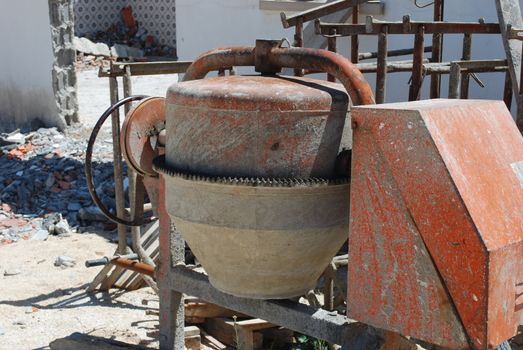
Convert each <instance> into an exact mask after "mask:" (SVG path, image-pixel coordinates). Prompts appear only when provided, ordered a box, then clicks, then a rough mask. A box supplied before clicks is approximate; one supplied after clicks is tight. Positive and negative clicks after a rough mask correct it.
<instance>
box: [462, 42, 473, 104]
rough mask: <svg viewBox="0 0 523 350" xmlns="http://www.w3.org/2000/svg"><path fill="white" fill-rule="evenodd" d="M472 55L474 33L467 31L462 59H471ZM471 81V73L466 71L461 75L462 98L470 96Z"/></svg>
mask: <svg viewBox="0 0 523 350" xmlns="http://www.w3.org/2000/svg"><path fill="white" fill-rule="evenodd" d="M471 56H472V34H470V33H465V35H464V36H463V56H462V58H461V60H462V61H470V59H471ZM469 81H470V76H469V73H464V74H463V76H462V77H461V98H462V99H468V98H469Z"/></svg>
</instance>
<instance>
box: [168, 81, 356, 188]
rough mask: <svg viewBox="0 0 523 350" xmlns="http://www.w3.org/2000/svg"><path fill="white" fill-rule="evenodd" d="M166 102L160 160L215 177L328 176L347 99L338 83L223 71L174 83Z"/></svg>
mask: <svg viewBox="0 0 523 350" xmlns="http://www.w3.org/2000/svg"><path fill="white" fill-rule="evenodd" d="M167 106H168V107H167V130H169V133H168V137H167V146H166V149H168V150H169V152H168V153H167V160H168V163H169V164H170V165H171V166H173V167H175V168H177V169H180V170H184V171H189V172H193V173H198V174H205V175H215V176H269V177H301V178H309V177H326V178H328V177H331V176H332V175H333V171H334V166H335V160H336V156H337V154H338V150H339V147H340V142H341V136H342V130H343V126H344V124H345V120H346V113H347V110H348V107H349V99H348V96H347V93H346V92H345V91H344V89H343V87H342V86H341V85H340V84H334V83H328V82H323V81H318V80H313V79H307V78H294V77H279V76H228V77H216V78H208V79H204V80H195V81H187V82H183V83H179V84H175V85H173V86H171V88H170V89H169V92H168V93H167ZM173 135H176V136H173Z"/></svg>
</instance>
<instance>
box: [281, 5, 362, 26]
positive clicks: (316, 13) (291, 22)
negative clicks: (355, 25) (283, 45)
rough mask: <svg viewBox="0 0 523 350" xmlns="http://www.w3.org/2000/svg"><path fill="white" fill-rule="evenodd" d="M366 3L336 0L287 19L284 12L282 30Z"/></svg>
mask: <svg viewBox="0 0 523 350" xmlns="http://www.w3.org/2000/svg"><path fill="white" fill-rule="evenodd" d="M368 1H369V0H337V1H333V2H330V3H328V4H325V5H322V6H318V7H315V8H313V9H310V10H307V11H303V12H300V13H297V14H295V15H293V16H290V17H287V15H286V14H285V13H284V12H281V13H280V17H281V23H282V25H283V28H290V27H293V26H295V25H296V23H298V21H299V20H301V22H302V23H306V22H309V21H312V20H315V19H317V18H320V17H323V16H327V15H330V14H331V13H334V12H338V11H341V10H346V9H348V8H351V7H354V6H356V5H358V4H363V3H365V2H368Z"/></svg>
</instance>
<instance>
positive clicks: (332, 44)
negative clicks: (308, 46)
mask: <svg viewBox="0 0 523 350" xmlns="http://www.w3.org/2000/svg"><path fill="white" fill-rule="evenodd" d="M336 42H337V37H336V30H335V29H334V30H333V31H332V34H331V36H329V37H328V38H327V48H328V50H329V51H330V52H337V45H336ZM327 80H328V81H336V77H335V76H334V75H332V74H327Z"/></svg>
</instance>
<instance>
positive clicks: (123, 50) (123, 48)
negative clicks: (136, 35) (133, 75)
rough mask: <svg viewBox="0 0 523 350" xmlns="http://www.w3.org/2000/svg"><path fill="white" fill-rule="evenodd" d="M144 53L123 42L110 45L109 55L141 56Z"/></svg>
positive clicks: (117, 56)
mask: <svg viewBox="0 0 523 350" xmlns="http://www.w3.org/2000/svg"><path fill="white" fill-rule="evenodd" d="M144 55H145V53H144V52H143V50H141V49H137V48H135V47H131V46H127V45H123V44H115V45H114V46H112V47H111V56H113V57H116V58H130V57H133V58H142V57H144Z"/></svg>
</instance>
